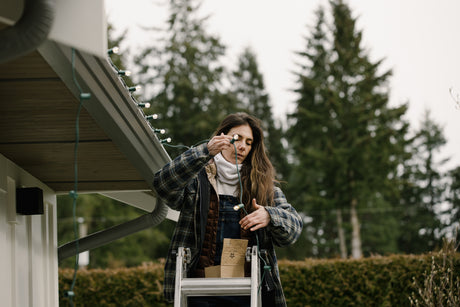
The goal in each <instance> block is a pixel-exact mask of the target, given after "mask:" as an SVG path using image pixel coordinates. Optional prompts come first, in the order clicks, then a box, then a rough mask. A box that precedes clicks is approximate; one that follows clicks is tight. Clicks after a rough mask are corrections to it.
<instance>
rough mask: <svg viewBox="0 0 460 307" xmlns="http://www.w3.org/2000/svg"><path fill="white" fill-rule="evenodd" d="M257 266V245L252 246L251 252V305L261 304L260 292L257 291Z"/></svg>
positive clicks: (252, 306) (255, 306)
mask: <svg viewBox="0 0 460 307" xmlns="http://www.w3.org/2000/svg"><path fill="white" fill-rule="evenodd" d="M259 266H260V264H259V257H258V250H257V246H253V247H252V254H251V307H258V306H262V300H261V293H260V291H259V273H260V270H259Z"/></svg>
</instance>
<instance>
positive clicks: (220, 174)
mask: <svg viewBox="0 0 460 307" xmlns="http://www.w3.org/2000/svg"><path fill="white" fill-rule="evenodd" d="M214 163H215V164H216V169H217V178H216V179H217V194H220V195H230V196H236V191H237V187H238V171H237V168H236V164H233V163H230V162H228V161H227V160H225V158H224V156H223V155H222V153H218V154H217V155H215V156H214ZM241 166H242V164H238V170H241Z"/></svg>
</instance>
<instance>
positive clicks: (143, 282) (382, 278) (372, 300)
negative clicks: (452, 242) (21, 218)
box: [59, 253, 460, 306]
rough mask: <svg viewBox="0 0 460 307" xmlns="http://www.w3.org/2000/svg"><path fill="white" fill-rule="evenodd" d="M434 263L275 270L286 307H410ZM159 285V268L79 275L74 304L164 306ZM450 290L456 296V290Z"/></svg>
mask: <svg viewBox="0 0 460 307" xmlns="http://www.w3.org/2000/svg"><path fill="white" fill-rule="evenodd" d="M451 259H453V261H452V263H453V267H452V268H451V269H452V270H453V273H452V274H453V276H454V277H455V276H456V277H457V279H458V276H460V255H459V254H458V253H456V254H454V256H453V257H451ZM433 260H435V263H436V264H438V265H437V268H438V269H437V271H438V273H439V271H442V270H443V269H440V267H441V266H442V265H443V263H445V258H443V256H442V255H440V254H438V255H431V254H429V255H422V256H388V257H372V258H365V259H362V260H311V259H307V260H305V261H285V260H282V261H280V263H279V268H280V274H281V281H282V283H283V288H284V292H285V295H286V299H287V303H288V306H410V301H409V296H411V295H413V293H417V291H418V288H417V286H416V284H415V283H414V281H416V282H417V284H418V285H422V286H423V285H424V281H425V280H427V278H428V277H430V274H431V277H433V276H434V275H433V272H434V271H436V269H435V268H434V265H435V263H433ZM443 261H444V262H443ZM445 271H446V272H447V270H445ZM441 273H442V272H441ZM438 275H439V274H438ZM72 277H73V270H72V269H60V270H59V300H60V306H69V299H68V298H67V297H65V295H64V292H65V291H67V290H68V289H69V288H70V285H71V282H72ZM434 281H435V282H436V280H434ZM162 283H163V264H162V263H159V264H151V265H148V266H141V267H135V268H124V269H106V270H101V269H98V270H79V271H78V274H77V280H76V284H75V287H74V292H75V297H74V299H73V301H74V303H75V305H76V306H168V304H166V303H165V302H164V300H163V295H162V292H163V290H162ZM454 290H455V291H454V293H458V291H459V289H458V284H457V286H456V289H454ZM446 291H452V289H450V290H449V289H448V290H446ZM457 295H458V294H457Z"/></svg>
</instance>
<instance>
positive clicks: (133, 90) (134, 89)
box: [128, 85, 142, 92]
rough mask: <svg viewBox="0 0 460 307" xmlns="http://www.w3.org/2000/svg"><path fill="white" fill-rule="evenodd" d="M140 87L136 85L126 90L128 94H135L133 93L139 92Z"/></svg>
mask: <svg viewBox="0 0 460 307" xmlns="http://www.w3.org/2000/svg"><path fill="white" fill-rule="evenodd" d="M141 88H142V87H141V86H140V85H136V86H131V87H129V88H128V91H130V92H135V91H139V90H140V89H141Z"/></svg>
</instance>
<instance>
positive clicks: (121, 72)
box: [118, 70, 131, 77]
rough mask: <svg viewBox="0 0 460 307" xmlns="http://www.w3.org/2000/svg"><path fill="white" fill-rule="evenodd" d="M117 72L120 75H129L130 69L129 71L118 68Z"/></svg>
mask: <svg viewBox="0 0 460 307" xmlns="http://www.w3.org/2000/svg"><path fill="white" fill-rule="evenodd" d="M118 74H119V75H120V76H126V77H129V76H131V71H129V70H119V71H118Z"/></svg>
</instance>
